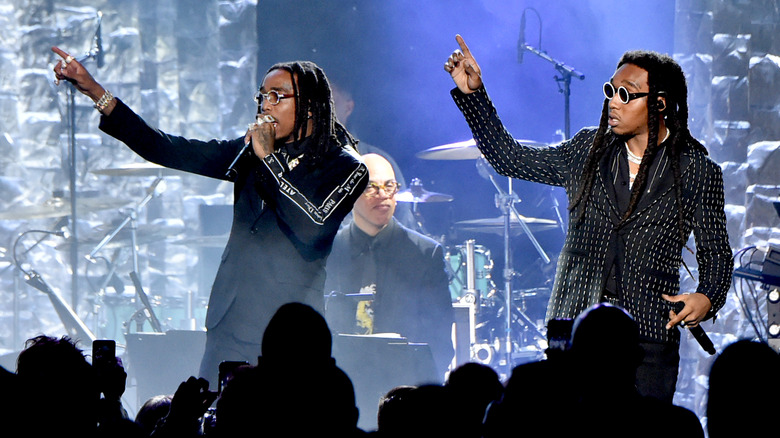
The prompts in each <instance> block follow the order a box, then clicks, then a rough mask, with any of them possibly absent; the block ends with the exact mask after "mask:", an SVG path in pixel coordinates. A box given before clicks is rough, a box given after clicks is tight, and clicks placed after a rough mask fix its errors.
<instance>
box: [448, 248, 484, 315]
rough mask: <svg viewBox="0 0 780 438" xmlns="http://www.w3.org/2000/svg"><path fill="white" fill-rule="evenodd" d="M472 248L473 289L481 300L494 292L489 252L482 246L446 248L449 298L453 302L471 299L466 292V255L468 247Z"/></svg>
mask: <svg viewBox="0 0 780 438" xmlns="http://www.w3.org/2000/svg"><path fill="white" fill-rule="evenodd" d="M470 246H473V248H474V289H475V290H476V291H477V293H478V294H479V296H480V297H481V298H485V297H487V296H488V295H489V294H491V293H493V292H495V290H496V284H495V283H494V282H493V278H492V271H493V259H492V258H491V257H490V250H489V249H487V248H485V247H484V246H482V245H470V244H469V242H466V243H465V244H463V245H455V246H454V247H448V248H447V255H445V257H444V258H445V259H446V261H447V263H446V267H447V269H448V270H449V277H450V297H451V298H452V301H453V302H464V300H469V299H473V297H469V294H468V293H467V292H468V284H469V283H468V253H469V247H470Z"/></svg>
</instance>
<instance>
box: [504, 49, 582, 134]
mask: <svg viewBox="0 0 780 438" xmlns="http://www.w3.org/2000/svg"><path fill="white" fill-rule="evenodd" d="M520 48H521V50H527V51H529V52H531V53H533V54H535V55H536V56H538V57H540V58H542V59H544V60H545V61H548V62H550V63H551V64H553V65H554V66H555V69H556V70H558V72H559V73H560V74H561V76H560V77H559V76H555V80H556V81H557V82H558V88H559V90H560V92H561V93H563V98H564V105H563V111H564V113H563V117H564V135H565V136H566V138H564V140H567V139H569V138H570V134H571V121H570V115H569V114H570V109H569V100H570V96H571V78H572V77H576V78H577V79H580V80H583V79H585V75H584V74H582V73H580V72H578V71H577V70H575V69H574V67H570V66H568V65H566V64H564V63H563V62H561V61H558V60H557V59H553V58H551V57H550V56H549V55H548V54H547V53H545V52H543V51H541V50H539V49H537V48H535V47H533V46H530V45H528V44H522V45H521V47H520ZM561 84H562V85H561Z"/></svg>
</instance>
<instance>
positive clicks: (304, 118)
mask: <svg viewBox="0 0 780 438" xmlns="http://www.w3.org/2000/svg"><path fill="white" fill-rule="evenodd" d="M52 50H53V51H54V52H55V53H57V54H58V55H60V56H61V57H62V58H63V61H61V62H58V63H57V65H56V66H55V67H54V72H55V74H56V77H57V79H58V80H68V81H70V82H71V83H73V84H74V86H75V87H76V88H77V89H78V90H79V91H81V92H82V93H84V94H85V95H87V96H88V97H90V98H91V99H92V100H93V101H95V102H96V105H95V107H96V108H97V109H98V110H99V111H100V112H101V113H102V116H101V121H100V129H101V130H103V131H104V132H106V133H107V134H109V135H111V136H113V137H115V138H117V139H119V140H121V141H122V142H124V143H125V144H127V145H128V146H129V147H130V148H131V149H133V150H134V151H135V152H136V153H138V154H139V155H140V156H142V157H143V158H145V159H147V160H149V161H151V162H154V163H157V164H160V165H163V166H166V167H171V168H175V169H179V170H183V171H186V172H192V173H196V174H199V175H203V176H208V177H211V178H218V179H233V181H234V182H235V185H234V206H233V224H232V228H231V231H230V237H229V239H228V243H227V246H226V248H225V252H224V253H223V255H222V261H221V263H220V266H219V270H218V272H217V276H216V279H215V280H214V285H213V287H212V291H211V296H210V298H209V307H208V313H207V315H206V329H207V337H206V351H205V355H204V357H203V361H202V363H201V371H200V373H201V376H202V377H205V378H207V379H208V380H209V381H210V382H211V384H212V385H215V384H216V380H217V367H218V365H219V363H220V362H221V361H224V360H236V361H248V362H250V363H256V362H257V356H258V355H259V354H260V343H261V340H262V336H263V331H264V330H265V327H266V325H267V323H268V321H269V320H270V319H271V317H272V316H273V314H274V313H275V312H276V310H277V309H278V308H279V307H280V306H281V305H282V304H285V303H288V302H302V303H305V304H308V305H310V306H312V307H314V308H315V309H317V310H319V311H320V312H324V299H323V295H322V290H323V286H324V283H325V260H326V258H327V256H328V254H329V253H330V250H331V246H332V244H333V238H334V237H335V235H336V232H337V231H338V228H339V224H340V223H341V221H342V219H343V218H344V217H345V216H346V215H347V213H349V211H350V210H351V208H352V204H353V203H354V202H355V199H357V197H359V196H360V195H361V194H362V193H363V189H364V188H365V185H366V183H367V181H368V171H367V169H366V167H365V165H363V163H362V162H361V160H360V158H359V156H358V155H357V152H356V151H355V149H354V144H355V142H354V139H353V138H352V136H351V135H350V134H349V132H347V130H346V129H345V128H344V127H343V126H342V125H341V124H340V123H339V122H338V120H337V118H336V116H335V115H334V111H333V108H332V103H331V102H332V97H331V91H330V86H329V84H328V80H327V78H326V76H325V73H324V72H323V71H322V70H321V69H320V68H319V67H318V66H317V65H316V64H314V63H312V62H306V61H303V62H292V63H283V64H276V65H274V66H272V67H271V68H270V69H269V70H268V72H267V73H266V75H265V78H264V79H263V83H262V85H261V86H260V89H259V90H258V92H257V94H256V96H255V98H256V100H257V104H258V107H257V110H258V122H257V123H253V124H252V125H250V127H249V129H248V131H247V133H246V135H245V136H243V137H240V138H236V139H233V140H210V141H200V140H193V139H186V138H183V137H177V136H173V135H169V134H166V133H164V132H162V131H159V130H157V129H153V128H151V127H150V126H148V125H147V124H146V123H145V122H144V121H143V120H142V119H141V118H140V117H139V116H137V115H136V114H135V113H133V111H132V110H131V109H130V108H128V107H127V106H126V105H125V104H124V103H122V101H121V100H119V99H116V98H114V97H113V96H112V95H111V93H110V92H108V91H107V90H105V89H104V88H103V87H102V86H101V85H100V84H98V83H97V82H96V81H95V80H94V79H93V78H92V76H91V75H90V74H89V72H88V71H87V70H85V69H84V67H83V66H82V65H81V64H79V62H78V61H74V60H73V58H72V57H71V56H69V55H68V54H67V53H65V52H63V51H62V50H60V49H58V48H56V47H55V48H53V49H52ZM263 117H264V118H265V120H263ZM250 142H251V148H249V151H248V153H246V154H245V155H242V156H241V158H240V159H239V160H238V162H237V163H236V165H235V167H234V170H235V174H234V175H235V176H234V177H232V176H231V177H228V176H227V175H226V171H227V170H228V168H229V167H230V165H231V163H233V160H234V159H235V158H236V156H237V155H238V154H239V151H241V150H242V148H243V147H244V145H245V144H249V143H250Z"/></svg>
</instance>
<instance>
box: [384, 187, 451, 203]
mask: <svg viewBox="0 0 780 438" xmlns="http://www.w3.org/2000/svg"><path fill="white" fill-rule="evenodd" d="M452 199H453V198H452V195H447V194H444V193H436V192H429V191H427V190H424V189H423V190H422V191H420V192H418V193H415V192H412V191H411V190H410V189H407V190H402V191H400V192H398V193H397V194H396V195H395V200H396V201H398V202H449V201H452Z"/></svg>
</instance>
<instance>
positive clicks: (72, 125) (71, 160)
mask: <svg viewBox="0 0 780 438" xmlns="http://www.w3.org/2000/svg"><path fill="white" fill-rule="evenodd" d="M101 21H102V13H100V12H98V30H97V31H96V32H95V35H94V36H93V38H92V39H93V45H92V48H91V49H90V51H89V52H88V53H87V54H86V55H85V56H83V57H82V58H78V59H77V61H78V62H79V63H81V64H83V63H84V62H86V61H87V60H90V59H97V57H98V54H99V53H100V52H99V50H100V49H99V44H98V40H99V35H100V34H99V32H100V25H101ZM66 93H67V105H66V111H67V114H68V116H67V119H68V190H69V191H70V233H71V236H72V239H73V245H71V247H70V265H71V279H70V293H71V304H72V306H73V309H74V310H76V309H77V308H78V303H79V279H78V262H79V244H78V242H79V240H78V227H77V226H76V222H77V219H78V208H77V201H78V199H77V198H78V196H77V194H76V110H75V109H76V98H75V95H76V87H74V86H73V84H71V83H70V82H68V83H67V88H66Z"/></svg>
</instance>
